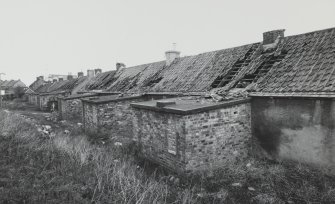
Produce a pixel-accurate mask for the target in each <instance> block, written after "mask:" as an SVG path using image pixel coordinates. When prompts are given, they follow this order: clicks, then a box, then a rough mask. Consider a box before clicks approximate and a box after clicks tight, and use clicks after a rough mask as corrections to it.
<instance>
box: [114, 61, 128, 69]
mask: <svg viewBox="0 0 335 204" xmlns="http://www.w3.org/2000/svg"><path fill="white" fill-rule="evenodd" d="M125 67H126V65H125V64H123V63H121V62H117V63H116V71H119V70H120V69H122V68H125Z"/></svg>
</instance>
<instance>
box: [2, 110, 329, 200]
mask: <svg viewBox="0 0 335 204" xmlns="http://www.w3.org/2000/svg"><path fill="white" fill-rule="evenodd" d="M55 131H56V132H55V133H56V134H55V136H54V137H51V138H50V137H45V136H43V135H42V134H41V133H39V132H38V131H37V130H36V126H35V124H34V123H33V122H32V121H27V120H25V119H23V118H22V117H20V116H18V115H15V114H12V113H8V112H3V111H2V112H0V203H136V204H141V203H143V204H144V203H145V204H146V203H183V204H187V203H335V177H334V176H329V175H327V174H325V173H324V172H322V171H320V170H318V169H313V168H311V167H307V166H304V165H301V164H289V163H285V164H281V163H274V162H270V161H267V160H256V159H253V158H250V159H249V160H247V161H242V162H240V163H231V164H227V165H226V166H225V167H223V168H221V169H220V170H218V171H215V172H214V173H213V175H211V176H210V177H206V178H205V177H203V176H201V175H192V176H188V177H186V178H185V177H181V178H180V179H181V181H180V182H176V181H177V180H176V179H175V178H176V176H175V175H169V174H167V173H161V172H160V171H158V170H156V171H155V170H153V169H152V168H149V169H150V170H151V171H148V166H146V165H139V163H138V162H137V160H136V159H134V157H133V155H132V154H131V153H130V152H129V151H128V148H127V147H124V146H123V147H115V146H113V145H102V144H100V145H99V144H92V142H90V138H88V136H87V135H85V134H83V132H81V130H80V129H78V128H77V129H73V130H71V134H70V135H67V134H64V133H63V131H62V130H61V129H59V130H57V129H56V130H55Z"/></svg>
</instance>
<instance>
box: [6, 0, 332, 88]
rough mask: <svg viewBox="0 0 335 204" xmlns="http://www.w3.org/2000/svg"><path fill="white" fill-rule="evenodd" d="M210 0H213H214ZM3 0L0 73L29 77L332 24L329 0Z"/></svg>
mask: <svg viewBox="0 0 335 204" xmlns="http://www.w3.org/2000/svg"><path fill="white" fill-rule="evenodd" d="M208 2H210V3H208ZM269 2H270V1H265V0H257V1H253V2H243V1H241V0H238V1H216V0H211V1H188V0H187V1H182V2H179V1H177V0H172V1H168V2H165V1H159V2H158V1H154V0H145V1H141V2H136V1H127V0H126V1H104V0H101V1H94V2H92V1H88V0H84V1H83V0H82V1H78V0H76V1H71V2H68V1H65V0H61V1H57V2H52V1H41V0H33V1H29V2H28V1H17V0H13V1H7V2H4V1H1V2H0V24H1V25H2V29H1V30H2V32H0V55H1V56H2V57H1V59H0V73H1V72H4V73H6V75H3V76H2V77H1V78H2V79H3V80H10V79H21V80H22V81H23V82H24V83H26V84H27V85H29V84H31V83H32V82H33V81H34V80H35V79H36V77H37V76H39V75H46V76H47V75H48V74H68V73H69V72H71V73H72V74H76V73H77V72H80V71H83V72H84V73H85V75H86V70H87V69H95V68H101V69H102V70H103V71H109V70H114V69H115V64H116V62H122V63H125V64H126V66H127V67H131V66H135V65H139V64H146V63H150V62H155V61H161V60H164V52H165V51H167V50H169V49H171V48H172V43H176V44H177V50H178V51H181V56H188V55H195V54H199V53H204V52H209V51H214V50H220V49H225V48H230V47H236V46H241V45H245V44H250V43H255V42H260V41H262V33H263V32H266V31H270V30H275V29H285V30H286V31H285V36H290V35H296V34H302V33H307V32H312V31H315V30H323V29H327V28H331V27H334V26H335V24H334V23H333V22H332V21H333V19H335V13H334V12H333V11H332V9H333V8H334V7H335V2H334V1H331V0H323V1H318V2H313V1H310V0H309V1H301V0H298V1H294V2H290V1H288V0H284V1H281V2H280V4H279V3H278V2H276V1H272V3H269Z"/></svg>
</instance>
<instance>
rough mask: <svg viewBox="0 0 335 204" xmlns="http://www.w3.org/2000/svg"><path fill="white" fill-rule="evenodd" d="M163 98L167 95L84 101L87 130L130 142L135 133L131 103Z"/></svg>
mask: <svg viewBox="0 0 335 204" xmlns="http://www.w3.org/2000/svg"><path fill="white" fill-rule="evenodd" d="M161 98H166V96H140V97H129V98H120V99H115V100H111V101H106V102H103V103H94V102H87V101H83V107H84V108H83V111H84V119H83V122H84V127H85V130H86V131H87V132H89V133H91V134H92V133H97V134H99V135H104V136H108V137H109V138H113V139H114V140H116V141H120V142H130V141H132V140H133V135H134V133H133V129H134V128H133V118H134V111H133V109H132V108H131V107H130V104H131V103H136V102H141V101H147V100H154V99H161Z"/></svg>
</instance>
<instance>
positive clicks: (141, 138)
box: [134, 103, 251, 172]
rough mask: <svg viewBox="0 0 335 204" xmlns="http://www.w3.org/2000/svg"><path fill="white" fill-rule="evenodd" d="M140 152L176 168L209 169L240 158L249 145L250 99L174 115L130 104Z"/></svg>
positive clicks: (179, 170)
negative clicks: (133, 106)
mask: <svg viewBox="0 0 335 204" xmlns="http://www.w3.org/2000/svg"><path fill="white" fill-rule="evenodd" d="M134 112H135V116H136V117H135V118H134V124H135V125H134V128H135V129H134V135H135V139H136V140H137V142H138V144H139V146H140V147H141V152H142V154H143V155H144V156H145V157H146V158H148V159H150V160H153V161H155V162H157V163H159V164H160V165H163V166H166V167H168V168H170V169H173V170H175V171H177V172H191V171H209V170H212V169H215V168H218V167H220V166H223V165H225V164H226V163H227V162H230V161H236V160H242V159H244V158H245V157H246V156H247V155H248V153H249V149H250V146H251V144H250V143H251V126H250V123H251V121H250V103H242V104H237V105H232V106H227V107H223V108H220V109H215V110H207V111H203V112H201V113H195V114H190V115H178V114H172V113H166V112H157V111H154V110H147V109H140V108H134Z"/></svg>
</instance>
